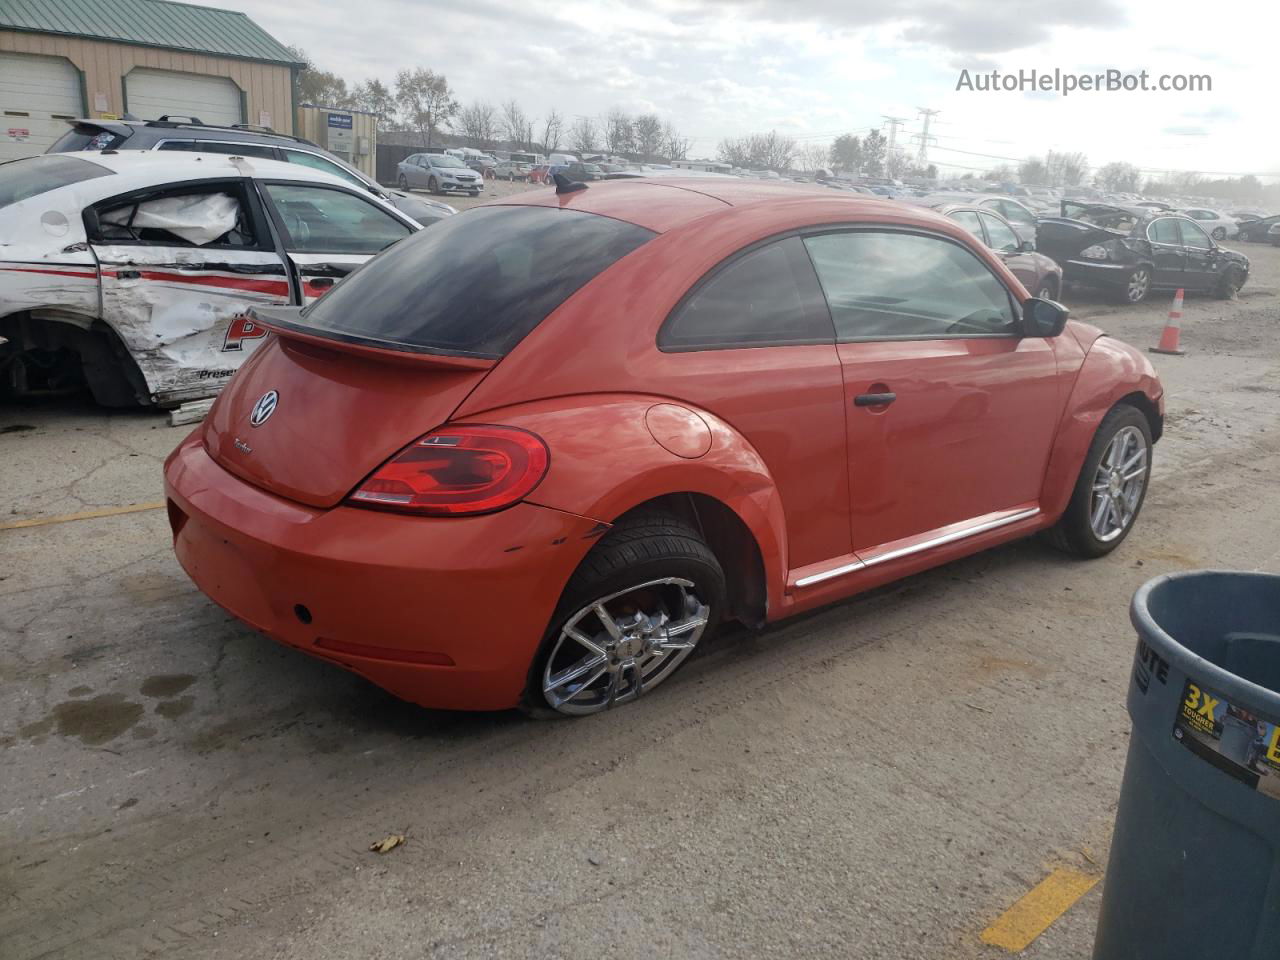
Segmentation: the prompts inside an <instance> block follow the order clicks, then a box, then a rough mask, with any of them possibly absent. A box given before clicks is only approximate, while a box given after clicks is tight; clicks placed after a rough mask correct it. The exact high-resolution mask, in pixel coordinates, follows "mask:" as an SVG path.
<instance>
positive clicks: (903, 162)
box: [884, 147, 911, 178]
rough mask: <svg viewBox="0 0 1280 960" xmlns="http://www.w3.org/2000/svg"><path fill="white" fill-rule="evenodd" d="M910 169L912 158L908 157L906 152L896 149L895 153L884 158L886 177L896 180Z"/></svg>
mask: <svg viewBox="0 0 1280 960" xmlns="http://www.w3.org/2000/svg"><path fill="white" fill-rule="evenodd" d="M910 169H911V157H909V156H908V155H907V152H906V151H905V150H901V149H898V148H896V147H895V148H894V150H893V152H892V153H889V154H888V155H887V156H886V157H885V158H884V171H885V175H886V176H890V177H894V178H897V177H901V176H903V175H904V174H905V173H906V172H907V171H908V170H910Z"/></svg>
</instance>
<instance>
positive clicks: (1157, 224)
mask: <svg viewBox="0 0 1280 960" xmlns="http://www.w3.org/2000/svg"><path fill="white" fill-rule="evenodd" d="M1147 239H1148V240H1150V241H1151V242H1152V243H1166V244H1169V245H1170V246H1174V247H1176V246H1179V245H1180V244H1181V243H1182V237H1181V236H1180V235H1179V234H1178V221H1177V220H1174V219H1173V218H1172V217H1161V218H1160V219H1159V220H1152V221H1151V223H1150V224H1148V226H1147Z"/></svg>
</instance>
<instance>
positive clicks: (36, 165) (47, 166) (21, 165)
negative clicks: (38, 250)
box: [0, 153, 112, 207]
mask: <svg viewBox="0 0 1280 960" xmlns="http://www.w3.org/2000/svg"><path fill="white" fill-rule="evenodd" d="M111 175H112V171H110V170H108V169H107V168H106V167H102V166H99V165H98V164H96V163H90V162H89V161H88V160H81V159H80V158H79V157H70V156H67V155H66V154H63V153H51V154H44V155H43V156H39V157H27V158H26V159H25V160H12V161H10V162H9V163H5V164H0V207H7V206H9V205H10V204H14V203H18V202H20V201H22V200H27V199H29V198H31V197H38V196H39V195H40V194H42V193H48V192H49V191H50V190H57V189H58V188H59V187H67V186H70V185H71V184H73V183H79V182H80V181H82V180H92V179H93V178H94V177H106V176H111Z"/></svg>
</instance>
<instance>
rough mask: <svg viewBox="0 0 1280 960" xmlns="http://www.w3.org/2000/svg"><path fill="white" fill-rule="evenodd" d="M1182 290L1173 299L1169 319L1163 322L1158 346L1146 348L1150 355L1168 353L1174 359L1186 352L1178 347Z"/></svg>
mask: <svg viewBox="0 0 1280 960" xmlns="http://www.w3.org/2000/svg"><path fill="white" fill-rule="evenodd" d="M1181 323H1182V289H1181V288H1179V289H1178V292H1177V293H1176V294H1174V297H1173V309H1172V310H1170V311H1169V319H1168V320H1167V321H1166V322H1165V325H1164V332H1163V333H1161V334H1160V345H1159V346H1157V347H1148V348H1147V349H1148V350H1150V351H1151V352H1152V353H1168V354H1172V355H1173V356H1175V357H1181V356H1183V355H1184V354H1186V352H1187V351H1185V350H1183V349H1181V348H1180V347H1179V346H1178V337H1179V336H1180V335H1181V332H1182V327H1181Z"/></svg>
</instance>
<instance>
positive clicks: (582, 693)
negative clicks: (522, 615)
mask: <svg viewBox="0 0 1280 960" xmlns="http://www.w3.org/2000/svg"><path fill="white" fill-rule="evenodd" d="M726 598H727V588H726V585H725V576H724V570H723V569H722V568H721V566H720V562H719V560H717V559H716V555H715V554H714V553H712V551H711V548H710V547H708V546H707V544H706V542H705V541H704V540H703V539H702V536H701V535H700V534H699V533H698V531H697V530H696V529H694V528H693V527H691V526H690V525H689V524H687V523H686V522H684V521H683V520H681V519H679V518H677V517H674V516H672V515H670V514H667V513H663V512H659V511H652V512H644V513H637V514H635V515H634V516H631V517H628V518H626V519H624V520H623V521H621V522H620V523H618V524H617V525H616V526H615V527H614V528H613V529H612V530H610V531H609V532H608V533H607V534H606V535H605V536H604V537H603V538H602V539H601V540H600V542H599V543H597V544H596V545H595V546H594V547H593V548H592V549H591V552H590V553H588V554H587V555H586V557H584V558H583V560H582V562H581V563H580V564H579V565H578V569H577V570H576V571H574V574H573V576H572V577H570V578H569V582H568V584H567V585H566V586H565V589H564V593H563V594H562V596H561V599H560V603H559V605H558V606H557V608H556V612H555V614H554V615H553V616H552V618H551V625H550V628H549V629H548V631H547V634H546V636H545V637H544V638H543V642H542V645H541V647H540V649H539V651H538V654H537V656H535V657H534V659H533V663H532V665H531V668H530V671H529V680H528V684H527V686H526V689H525V695H524V699H523V702H522V704H521V708H522V709H523V710H524V711H525V712H526V713H528V714H530V715H531V716H534V717H539V718H548V717H564V716H582V715H586V714H591V713H599V712H601V711H603V710H607V709H609V708H610V707H613V706H622V705H624V704H627V703H631V702H633V701H635V700H636V699H638V698H639V696H640V695H641V694H643V693H647V692H649V691H650V690H652V689H653V688H654V687H656V686H657V685H658V684H659V683H661V682H663V681H664V680H666V679H667V678H668V677H670V676H671V675H672V674H674V673H675V672H676V670H677V669H679V667H680V666H681V665H682V664H683V663H684V661H685V659H686V658H687V657H688V656H689V655H690V654H691V653H692V652H693V649H694V647H695V646H696V645H697V644H698V643H699V642H700V641H702V640H704V639H706V638H707V637H709V636H712V635H713V634H714V633H715V630H716V627H717V626H718V624H719V622H720V619H721V617H722V616H723V611H724V610H725V606H726ZM597 603H603V604H604V606H605V612H606V613H608V614H609V615H610V620H612V621H613V622H614V623H613V625H614V627H615V628H616V629H612V630H611V629H609V628H607V627H606V624H605V621H604V619H603V618H602V617H600V616H598V615H597V614H596V613H595V612H594V610H595V605H596V604H597ZM637 617H639V619H636V618H637ZM699 621H701V622H699ZM668 629H670V630H671V631H672V633H671V634H670V635H667V634H666V633H665V631H666V630H668ZM571 633H572V634H577V635H579V636H582V637H585V638H586V639H587V640H588V641H589V642H590V643H591V644H592V645H593V646H595V647H596V648H598V649H597V650H592V649H589V648H588V647H586V646H584V645H582V644H581V643H578V642H577V641H576V640H574V639H573V637H572V636H570V634H571ZM663 643H669V644H683V646H678V647H676V646H673V647H672V648H671V649H665V648H663V647H662V646H660V645H661V644H663ZM611 645H612V646H611ZM579 669H581V670H582V672H581V673H580V674H578V675H577V676H574V677H572V678H571V679H567V680H564V681H562V682H560V683H556V682H555V681H556V680H557V678H565V677H569V676H570V675H571V674H573V672H574V671H575V670H579ZM637 678H639V682H638V683H637ZM575 688H576V689H575Z"/></svg>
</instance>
